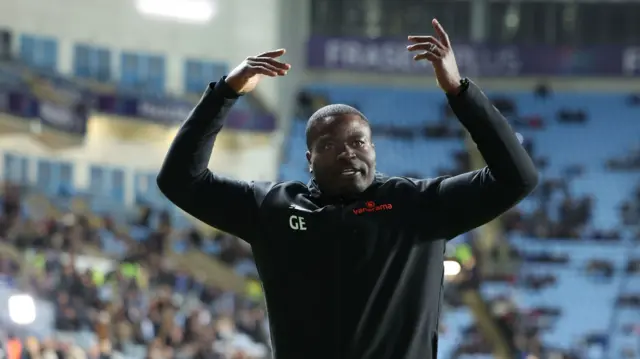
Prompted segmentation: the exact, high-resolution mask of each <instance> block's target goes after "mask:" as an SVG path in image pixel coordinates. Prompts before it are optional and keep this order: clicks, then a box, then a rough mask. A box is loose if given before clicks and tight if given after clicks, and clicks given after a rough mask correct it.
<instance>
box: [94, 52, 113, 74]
mask: <svg viewBox="0 0 640 359" xmlns="http://www.w3.org/2000/svg"><path fill="white" fill-rule="evenodd" d="M96 79H97V80H98V81H100V82H108V81H111V51H109V50H108V49H101V48H98V49H96Z"/></svg>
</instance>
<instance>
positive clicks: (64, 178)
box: [60, 162, 73, 189]
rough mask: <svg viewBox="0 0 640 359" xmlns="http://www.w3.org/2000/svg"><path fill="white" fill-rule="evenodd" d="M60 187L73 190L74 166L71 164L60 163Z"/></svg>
mask: <svg viewBox="0 0 640 359" xmlns="http://www.w3.org/2000/svg"><path fill="white" fill-rule="evenodd" d="M60 185H61V186H63V187H64V188H66V189H72V188H73V165H72V164H71V163H66V162H63V163H60Z"/></svg>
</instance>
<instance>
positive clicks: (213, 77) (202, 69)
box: [184, 59, 228, 94]
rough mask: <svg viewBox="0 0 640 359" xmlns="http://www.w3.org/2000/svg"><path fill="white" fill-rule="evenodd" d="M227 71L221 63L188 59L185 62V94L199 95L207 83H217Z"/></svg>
mask: <svg viewBox="0 0 640 359" xmlns="http://www.w3.org/2000/svg"><path fill="white" fill-rule="evenodd" d="M227 70H228V67H227V65H226V64H223V63H219V62H215V61H202V60H191V59H188V60H187V61H186V62H185V75H184V81H185V83H184V88H185V92H187V93H195V94H199V93H201V92H202V91H203V90H204V89H205V87H206V86H207V84H208V83H209V82H211V81H217V80H218V79H219V78H221V77H222V76H224V75H225V74H226V73H227Z"/></svg>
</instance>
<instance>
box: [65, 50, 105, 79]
mask: <svg viewBox="0 0 640 359" xmlns="http://www.w3.org/2000/svg"><path fill="white" fill-rule="evenodd" d="M73 71H74V75H75V76H77V77H80V78H91V79H95V80H98V81H101V82H108V81H109V80H110V79H111V53H110V51H109V50H108V49H104V48H99V47H93V46H89V45H83V44H77V45H76V46H75V49H74V57H73Z"/></svg>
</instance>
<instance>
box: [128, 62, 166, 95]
mask: <svg viewBox="0 0 640 359" xmlns="http://www.w3.org/2000/svg"><path fill="white" fill-rule="evenodd" d="M120 73H121V79H120V84H121V85H122V86H123V87H125V88H128V89H131V90H136V91H144V92H148V93H161V92H164V86H165V61H164V57H163V56H159V55H146V54H136V53H123V54H122V71H121V72H120Z"/></svg>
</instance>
